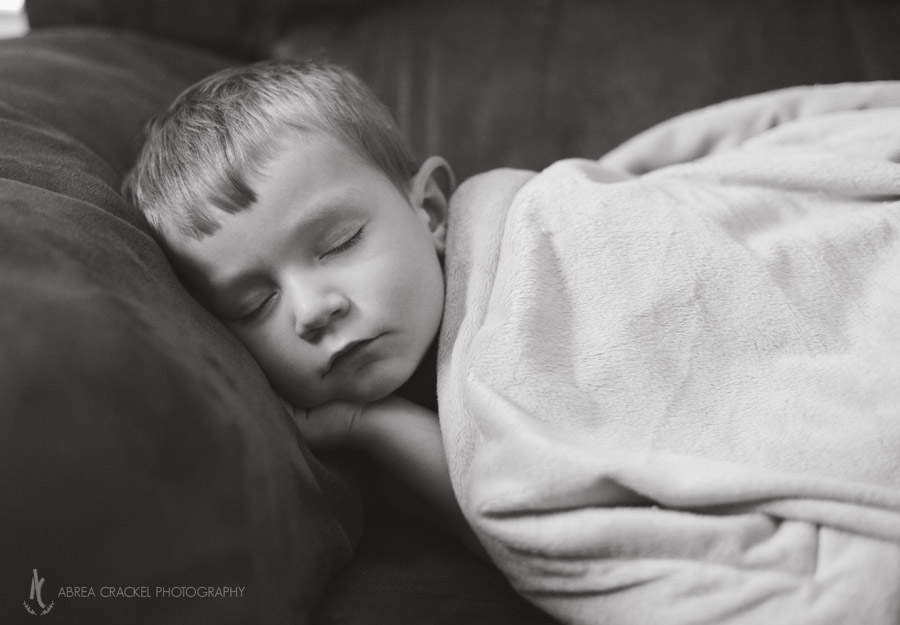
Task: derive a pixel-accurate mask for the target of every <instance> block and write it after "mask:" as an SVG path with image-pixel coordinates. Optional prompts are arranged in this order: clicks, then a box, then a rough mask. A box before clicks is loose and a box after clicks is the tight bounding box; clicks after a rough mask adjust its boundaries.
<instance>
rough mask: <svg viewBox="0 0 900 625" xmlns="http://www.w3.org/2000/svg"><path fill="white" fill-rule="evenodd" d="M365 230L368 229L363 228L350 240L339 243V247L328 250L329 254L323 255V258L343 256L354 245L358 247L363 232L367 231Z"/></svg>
mask: <svg viewBox="0 0 900 625" xmlns="http://www.w3.org/2000/svg"><path fill="white" fill-rule="evenodd" d="M365 229H366V227H365V226H363V227H361V228H360V229H359V230H357V231H356V232H355V233H354V234H353V235H352V236H351V237H350V238H348V239H346V240H344V241H343V242H341V243H339V244H338V245H335V246H334V247H333V248H331V249H330V250H328V251H327V252H325V253H324V254H322V256H323V257H325V256H331V255H332V254H341V253H342V252H346V251H347V250H349V249H350V248H351V247H353V246H354V245H356V244H357V243H359V242H360V241H361V240H362V237H363V232H364V231H365Z"/></svg>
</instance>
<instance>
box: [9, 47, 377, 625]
mask: <svg viewBox="0 0 900 625" xmlns="http://www.w3.org/2000/svg"><path fill="white" fill-rule="evenodd" d="M223 64H225V61H224V60H222V59H216V58H213V57H210V56H208V55H206V54H200V53H198V52H195V51H189V50H186V49H183V48H180V47H177V46H174V45H171V44H167V43H161V42H158V41H151V40H148V39H145V38H142V37H138V36H135V35H123V34H117V35H113V34H110V33H106V32H101V31H83V32H77V31H71V32H56V33H50V34H35V35H32V36H29V37H26V38H25V39H22V40H20V41H5V42H0V76H2V79H0V136H2V141H0V293H2V302H3V304H2V306H0V345H2V347H0V405H2V411H0V414H2V419H0V490H2V492H3V494H4V497H3V501H2V503H0V526H2V528H3V531H2V532H0V558H2V560H3V575H2V583H0V589H2V590H0V592H2V595H3V596H4V599H8V600H5V601H4V602H3V604H2V608H0V621H2V622H4V623H11V622H18V621H19V620H20V619H22V618H31V616H30V615H29V614H27V613H26V612H25V610H24V609H23V606H22V601H23V600H24V599H26V598H28V596H29V595H28V590H29V587H28V580H29V578H30V577H31V575H32V569H34V568H37V569H38V572H39V574H40V575H41V576H42V577H44V578H45V579H46V582H45V586H44V589H43V597H44V599H45V603H49V602H50V601H54V602H55V605H54V612H55V614H52V616H53V617H54V618H57V620H58V621H59V622H70V623H78V622H99V621H105V622H128V623H144V622H146V623H150V622H167V623H174V622H194V619H196V622H216V623H247V622H295V623H304V622H310V620H311V618H312V614H313V612H314V610H315V607H316V605H317V603H318V600H319V597H320V595H321V593H322V591H323V590H324V588H325V584H326V583H327V581H328V579H329V577H330V576H331V575H332V574H333V573H334V572H335V571H337V570H338V569H339V568H340V567H341V566H343V565H344V564H345V563H346V562H347V561H348V560H349V558H350V556H351V553H352V550H353V548H354V546H355V544H356V541H357V539H358V537H359V533H360V527H361V523H360V521H361V509H360V499H359V497H358V492H357V490H356V486H355V481H354V480H353V479H351V478H350V477H349V476H348V475H344V474H343V471H342V470H338V468H337V467H332V468H327V467H325V466H324V465H322V464H321V463H320V462H319V461H317V460H316V459H315V458H313V457H312V456H311V455H309V453H308V452H307V451H306V449H305V447H304V446H303V445H302V444H300V443H299V441H298V440H297V436H296V428H295V427H294V425H293V424H292V423H291V422H290V419H289V417H288V416H287V415H286V413H285V412H284V409H283V407H282V406H281V404H280V402H279V401H278V399H277V398H276V396H275V395H274V393H273V392H272V391H271V389H270V387H269V385H268V383H267V382H266V380H265V378H264V376H263V375H262V373H261V371H260V370H259V369H258V367H257V366H256V364H255V362H254V361H253V360H252V358H251V357H250V356H249V354H247V353H246V352H245V351H244V349H243V348H242V347H241V346H240V344H239V343H237V341H236V340H235V339H234V338H233V337H232V336H231V335H230V334H229V333H227V331H225V330H224V328H223V327H222V326H221V325H220V324H219V323H218V322H217V321H216V320H214V319H213V318H212V317H211V316H210V315H209V314H208V313H206V311H204V310H203V309H202V308H200V307H199V306H198V305H197V304H196V303H195V302H194V301H193V300H192V299H191V298H190V297H189V296H188V295H187V293H186V292H185V291H184V289H183V288H182V287H181V285H180V284H179V283H178V281H177V280H176V278H175V276H174V275H173V273H172V270H171V268H170V266H169V265H168V263H167V262H166V259H165V257H164V256H163V254H162V252H161V250H160V248H159V247H158V246H157V245H156V243H155V242H154V240H153V239H152V238H151V236H150V234H149V229H148V227H147V225H146V223H145V222H144V220H143V217H142V216H141V215H140V214H139V213H137V211H136V210H135V209H134V208H133V207H130V206H128V205H127V204H126V203H125V202H124V201H123V199H122V198H121V196H120V195H119V193H118V187H119V184H120V182H121V178H122V175H123V173H124V172H125V171H126V170H127V168H128V167H129V166H130V164H131V162H132V161H133V158H134V156H135V152H136V149H137V147H138V145H139V143H138V141H137V140H138V139H139V136H140V131H141V128H142V125H143V124H144V122H145V121H146V120H147V118H148V117H149V116H150V115H152V114H153V113H155V112H156V111H157V110H159V108H160V107H162V106H165V105H166V104H167V103H168V102H169V101H170V100H171V99H172V98H173V97H174V96H175V94H176V93H177V92H178V91H180V90H181V89H183V88H184V87H185V86H186V85H188V84H189V83H191V82H193V81H194V80H196V79H197V78H199V77H200V76H202V75H204V74H207V73H209V72H210V71H212V70H214V69H217V68H219V67H221V66H222V65H223ZM105 585H115V586H144V585H146V586H149V587H150V588H151V594H152V595H153V597H155V587H156V585H162V586H177V585H189V586H229V587H233V586H243V587H245V590H244V593H245V595H244V597H242V598H241V599H209V600H206V601H204V602H202V603H198V602H197V600H195V601H173V600H164V599H159V600H156V599H155V598H149V599H141V600H140V603H135V601H138V600H132V601H130V602H129V601H114V600H109V599H107V600H105V601H104V600H103V599H102V598H101V597H99V596H95V597H87V598H80V599H79V598H66V596H65V595H64V596H60V592H61V591H62V592H64V593H66V594H68V591H64V590H63V589H64V588H66V587H93V589H94V592H95V593H96V594H98V595H99V593H100V588H101V587H102V586H105ZM48 616H51V615H50V614H48ZM101 617H103V618H101ZM201 617H202V618H201ZM105 619H109V620H105Z"/></svg>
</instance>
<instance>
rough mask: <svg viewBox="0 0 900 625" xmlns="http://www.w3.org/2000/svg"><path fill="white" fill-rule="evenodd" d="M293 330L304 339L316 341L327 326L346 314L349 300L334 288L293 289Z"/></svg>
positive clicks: (311, 341)
mask: <svg viewBox="0 0 900 625" xmlns="http://www.w3.org/2000/svg"><path fill="white" fill-rule="evenodd" d="M293 291H294V292H293V294H292V295H293V297H292V298H291V299H292V300H293V310H294V332H296V334H297V336H299V337H300V338H301V339H303V340H304V341H308V342H310V343H316V342H318V340H319V339H320V338H321V337H322V336H323V335H324V334H325V332H326V331H327V330H328V328H329V326H330V325H331V324H332V323H334V322H335V321H337V320H338V319H340V318H341V317H343V316H344V315H346V314H347V311H348V310H349V309H350V302H349V300H348V299H347V298H346V297H345V296H344V295H342V294H341V293H340V292H338V291H335V290H322V289H318V288H310V287H309V286H307V287H306V288H295V289H293Z"/></svg>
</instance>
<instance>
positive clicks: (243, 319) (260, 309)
mask: <svg viewBox="0 0 900 625" xmlns="http://www.w3.org/2000/svg"><path fill="white" fill-rule="evenodd" d="M275 295H276V294H275V293H272V294H271V295H269V296H268V297H267V298H266V299H264V300H263V301H261V302H260V303H259V305H257V306H256V307H255V308H254V309H253V310H251V311H250V312H248V313H246V314H244V315H241V316H240V317H238V318H237V319H235V321H237V322H239V323H250V322H252V321H255V320H256V319H258V318H259V317H261V316H262V315H263V313H264V312H266V310H268V309H269V306H271V304H272V302H273V301H274V300H275Z"/></svg>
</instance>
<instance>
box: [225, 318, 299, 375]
mask: <svg viewBox="0 0 900 625" xmlns="http://www.w3.org/2000/svg"><path fill="white" fill-rule="evenodd" d="M234 332H235V334H236V335H237V337H238V339H240V341H241V342H242V343H243V344H244V346H245V347H246V348H247V351H249V352H250V355H252V356H253V358H254V359H255V360H256V361H257V363H259V366H260V367H261V368H262V370H263V372H264V373H265V374H266V376H267V377H268V378H269V380H270V381H271V382H272V383H273V384H274V385H276V386H279V385H285V384H289V383H298V382H301V381H303V380H304V379H305V378H306V377H308V376H309V375H310V366H311V365H310V363H309V362H308V360H309V358H308V355H306V354H305V353H304V352H305V350H304V349H303V345H301V344H300V342H299V341H298V340H297V337H296V336H295V335H294V334H293V332H292V328H291V326H290V324H288V322H287V321H286V320H285V319H283V318H281V317H280V316H279V315H277V314H276V315H275V316H273V318H272V319H271V320H269V321H268V322H267V323H265V324H262V325H260V326H257V327H254V328H238V329H237V330H235V331H234Z"/></svg>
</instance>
